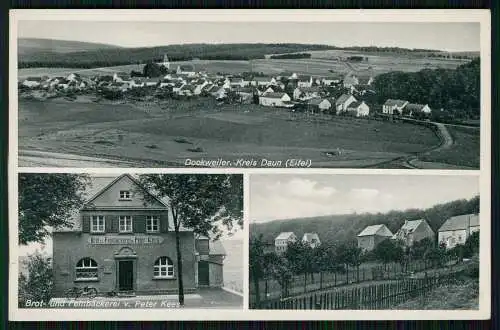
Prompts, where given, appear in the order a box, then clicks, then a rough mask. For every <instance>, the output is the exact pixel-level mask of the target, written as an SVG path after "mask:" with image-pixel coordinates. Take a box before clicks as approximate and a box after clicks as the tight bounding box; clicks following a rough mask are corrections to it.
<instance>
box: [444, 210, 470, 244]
mask: <svg viewBox="0 0 500 330" xmlns="http://www.w3.org/2000/svg"><path fill="white" fill-rule="evenodd" d="M476 231H479V214H462V215H457V216H454V217H451V218H449V219H447V220H446V221H445V222H444V223H443V225H442V226H441V227H440V228H439V230H438V242H439V245H440V246H445V247H446V248H447V249H452V248H454V247H455V246H457V245H459V244H465V241H467V238H469V236H470V235H471V234H472V233H474V232H476Z"/></svg>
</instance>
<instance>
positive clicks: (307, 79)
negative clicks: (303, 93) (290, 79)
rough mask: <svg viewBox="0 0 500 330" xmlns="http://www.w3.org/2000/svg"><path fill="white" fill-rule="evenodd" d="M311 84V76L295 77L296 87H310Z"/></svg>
mask: <svg viewBox="0 0 500 330" xmlns="http://www.w3.org/2000/svg"><path fill="white" fill-rule="evenodd" d="M312 84H313V77H312V76H299V77H298V79H297V87H311V86H312Z"/></svg>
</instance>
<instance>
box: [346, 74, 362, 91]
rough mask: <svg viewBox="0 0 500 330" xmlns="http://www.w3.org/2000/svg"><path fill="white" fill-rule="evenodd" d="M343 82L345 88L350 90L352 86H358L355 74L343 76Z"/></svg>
mask: <svg viewBox="0 0 500 330" xmlns="http://www.w3.org/2000/svg"><path fill="white" fill-rule="evenodd" d="M343 82H344V87H345V88H351V87H352V86H356V85H358V84H359V79H358V77H357V76H356V75H355V74H353V73H352V72H350V73H348V74H346V75H345V77H344V80H343Z"/></svg>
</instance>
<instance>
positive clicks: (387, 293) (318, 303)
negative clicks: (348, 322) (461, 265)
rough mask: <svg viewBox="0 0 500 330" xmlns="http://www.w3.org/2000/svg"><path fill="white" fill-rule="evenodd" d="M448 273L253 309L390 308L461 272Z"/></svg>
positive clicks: (266, 303)
mask: <svg viewBox="0 0 500 330" xmlns="http://www.w3.org/2000/svg"><path fill="white" fill-rule="evenodd" d="M460 273H461V272H456V273H447V274H444V275H438V276H433V277H425V278H418V279H404V280H395V281H394V282H390V283H381V284H369V285H366V286H362V287H355V288H350V289H343V290H338V291H333V292H322V293H310V294H306V295H304V296H300V297H291V298H285V299H274V300H267V301H263V302H261V304H260V306H255V305H253V306H251V308H253V309H325V310H334V309H353V310H356V309H389V308H391V307H392V306H395V305H397V304H399V303H402V302H404V301H407V300H408V299H411V298H414V297H419V296H423V295H425V294H426V293H427V292H429V291H431V290H432V289H434V288H436V287H438V286H440V285H443V284H449V283H450V282H452V281H453V280H454V279H455V278H456V277H457V275H458V274H460Z"/></svg>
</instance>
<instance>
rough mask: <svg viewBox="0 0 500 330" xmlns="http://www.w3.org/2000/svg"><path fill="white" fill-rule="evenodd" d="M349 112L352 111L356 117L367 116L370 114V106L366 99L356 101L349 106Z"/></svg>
mask: <svg viewBox="0 0 500 330" xmlns="http://www.w3.org/2000/svg"><path fill="white" fill-rule="evenodd" d="M347 112H348V113H352V114H353V115H354V116H355V117H366V116H368V115H369V114H370V107H369V106H368V105H367V104H366V103H365V101H361V102H359V101H356V102H352V103H351V104H349V105H348V106H347Z"/></svg>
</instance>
